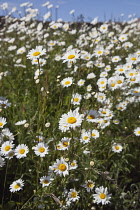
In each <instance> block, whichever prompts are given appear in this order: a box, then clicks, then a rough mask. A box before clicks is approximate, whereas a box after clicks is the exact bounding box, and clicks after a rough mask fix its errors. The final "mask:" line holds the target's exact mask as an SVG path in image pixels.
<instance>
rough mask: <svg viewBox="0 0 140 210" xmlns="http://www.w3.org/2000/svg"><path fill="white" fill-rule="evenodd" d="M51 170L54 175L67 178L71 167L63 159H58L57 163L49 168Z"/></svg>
mask: <svg viewBox="0 0 140 210" xmlns="http://www.w3.org/2000/svg"><path fill="white" fill-rule="evenodd" d="M49 169H50V170H53V171H54V173H56V174H59V175H60V176H62V175H63V176H66V175H68V174H69V171H68V170H69V166H68V164H67V162H65V160H64V159H63V158H62V157H61V159H60V160H59V159H56V163H54V164H53V165H52V166H50V167H49Z"/></svg>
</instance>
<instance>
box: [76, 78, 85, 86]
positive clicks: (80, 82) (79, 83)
mask: <svg viewBox="0 0 140 210" xmlns="http://www.w3.org/2000/svg"><path fill="white" fill-rule="evenodd" d="M84 83H85V80H84V79H80V80H79V81H78V83H77V85H78V86H80V87H81V86H83V85H84Z"/></svg>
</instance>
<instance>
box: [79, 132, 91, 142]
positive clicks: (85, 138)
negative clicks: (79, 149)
mask: <svg viewBox="0 0 140 210" xmlns="http://www.w3.org/2000/svg"><path fill="white" fill-rule="evenodd" d="M90 137H91V134H90V132H87V131H85V130H83V131H82V135H81V138H80V142H82V143H83V144H86V143H88V142H89V141H90Z"/></svg>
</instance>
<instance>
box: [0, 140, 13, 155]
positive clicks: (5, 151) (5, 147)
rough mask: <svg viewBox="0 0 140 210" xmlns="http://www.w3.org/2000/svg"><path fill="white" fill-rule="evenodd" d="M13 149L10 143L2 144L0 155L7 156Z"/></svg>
mask: <svg viewBox="0 0 140 210" xmlns="http://www.w3.org/2000/svg"><path fill="white" fill-rule="evenodd" d="M13 147H14V144H13V142H12V141H6V142H4V143H3V144H2V146H1V148H0V149H1V153H2V155H7V154H8V153H9V152H10V151H11V150H12V148H13Z"/></svg>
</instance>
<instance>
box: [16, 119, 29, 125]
mask: <svg viewBox="0 0 140 210" xmlns="http://www.w3.org/2000/svg"><path fill="white" fill-rule="evenodd" d="M26 122H27V121H26V120H22V121H18V122H16V123H15V125H24V124H25V123H26Z"/></svg>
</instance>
